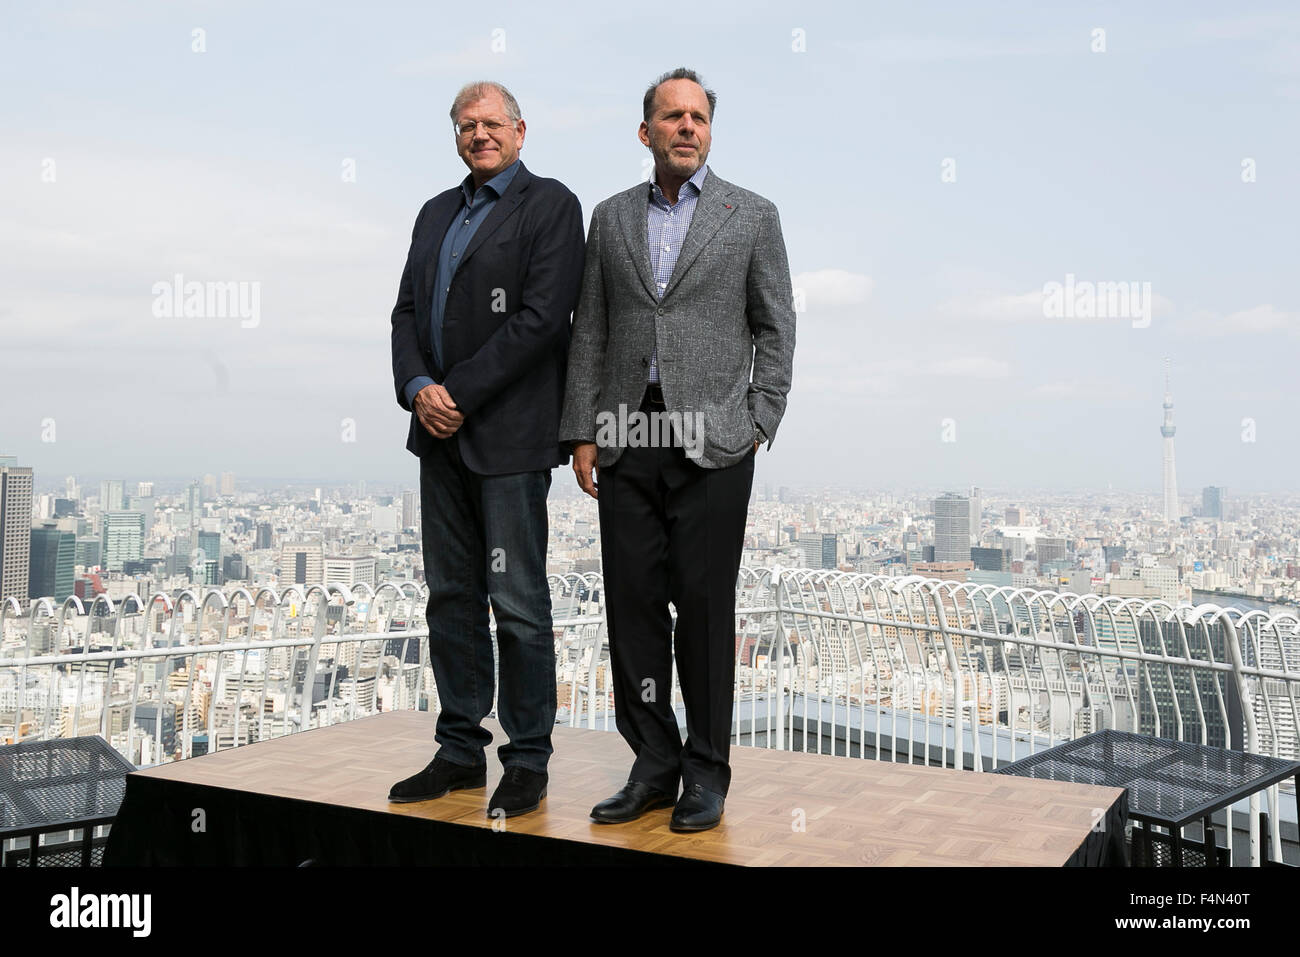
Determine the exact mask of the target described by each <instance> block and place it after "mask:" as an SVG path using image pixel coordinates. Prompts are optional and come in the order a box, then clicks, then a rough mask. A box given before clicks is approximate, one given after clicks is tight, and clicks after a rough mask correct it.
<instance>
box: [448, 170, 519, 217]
mask: <svg viewBox="0 0 1300 957" xmlns="http://www.w3.org/2000/svg"><path fill="white" fill-rule="evenodd" d="M519 163H520V160H518V159H516V160H515V161H514V162H513V163H511V164H510V165H509V166H507V167H506V168H505V169H503V170H502V171H501V172H499V173H497V174H496V175H495V176H493V177H492V178H491V179H490V180H488V181H487V182H486V183H484V184H483V185H482V186H480V187H479V189H484V188H486V189H490V190H492V192H494V193H496V194H497V199H500V198H501V197H502V196H503V195H505V191H506V188H507V187H509V185H510V181H511V180H512V179H514V178H515V174H516V173H518V172H519ZM460 189H461V192H462V193H464V194H465V205H466V206H470V205H473V203H474V194H475V189H474V176H473V174H470V175H469V176H466V177H465V178H464V179H463V180H461V184H460Z"/></svg>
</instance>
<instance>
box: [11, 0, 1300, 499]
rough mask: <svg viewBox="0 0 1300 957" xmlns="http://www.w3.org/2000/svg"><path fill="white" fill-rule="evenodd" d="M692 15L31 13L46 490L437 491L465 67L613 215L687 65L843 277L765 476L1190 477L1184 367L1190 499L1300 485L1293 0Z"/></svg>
mask: <svg viewBox="0 0 1300 957" xmlns="http://www.w3.org/2000/svg"><path fill="white" fill-rule="evenodd" d="M655 9H656V8H655V7H653V6H646V5H645V4H635V5H631V6H626V7H624V6H617V5H614V4H610V3H608V2H601V3H582V4H572V5H567V6H554V5H550V4H546V5H539V4H520V5H510V4H458V5H454V6H453V5H443V4H429V3H412V4H396V3H383V2H369V3H365V4H360V5H358V4H332V3H322V2H313V3H278V4H276V3H251V2H250V3H236V2H222V3H198V2H175V0H172V2H132V3H121V4H119V3H108V2H85V3H46V4H35V3H34V4H23V5H7V6H6V10H5V13H4V30H3V33H2V34H0V82H3V86H4V89H5V91H6V95H5V96H4V98H3V99H2V100H0V126H2V128H3V130H4V135H3V137H0V278H2V281H0V330H2V332H3V335H2V337H0V452H11V453H15V454H17V455H18V456H19V461H20V462H21V463H22V464H25V465H31V466H33V467H34V468H35V469H36V472H37V482H38V485H39V484H43V483H44V482H46V481H48V480H51V479H56V478H57V479H59V480H61V479H62V477H63V476H64V475H67V474H70V473H72V474H78V475H83V476H88V475H102V474H106V473H108V474H114V475H116V476H119V477H122V478H125V479H127V480H128V481H132V482H133V481H136V480H140V479H159V480H161V479H165V478H169V477H189V476H197V475H201V474H203V473H205V472H212V473H217V472H220V471H226V470H230V471H233V472H235V474H236V477H237V478H252V477H255V476H285V477H293V478H296V479H299V480H302V481H306V482H322V483H332V482H342V481H354V480H356V479H358V478H364V479H367V480H374V481H381V480H382V481H389V480H399V481H401V480H405V481H408V482H409V484H410V485H411V486H412V487H414V486H415V485H416V483H417V475H418V463H417V462H416V460H415V458H414V457H413V456H411V455H410V453H408V452H407V451H406V450H405V448H404V447H403V446H404V442H405V437H406V429H407V422H408V417H407V414H406V413H404V412H403V411H402V410H401V409H400V408H399V407H398V405H397V403H396V401H395V398H394V393H393V383H392V375H391V364H390V352H389V349H390V346H389V315H390V313H391V311H392V307H393V301H394V298H395V296H396V292H397V284H398V279H399V276H400V273H401V269H402V265H403V263H404V260H405V256H406V252H407V247H408V245H409V242H410V232H411V226H412V223H413V222H414V217H415V214H416V212H417V211H418V210H419V207H420V205H421V204H422V203H423V202H424V200H425V199H427V198H428V197H429V196H432V195H433V194H435V193H437V192H440V191H441V190H443V189H446V188H447V187H449V186H452V185H455V184H456V183H457V182H459V180H460V179H461V178H462V177H463V176H464V175H465V167H464V165H463V164H462V163H461V161H460V159H459V157H458V156H457V155H456V153H455V149H454V145H453V136H452V133H451V130H450V122H449V120H448V117H447V109H448V106H449V104H450V100H451V98H452V96H453V95H454V93H455V91H456V90H457V88H458V87H459V86H460V85H461V84H462V83H464V82H466V81H468V80H473V79H483V78H489V79H497V80H500V81H502V82H504V83H505V84H506V85H507V86H509V87H510V88H511V90H512V91H513V92H514V93H515V95H516V96H517V98H518V99H519V102H520V105H521V107H522V110H523V114H524V118H525V120H526V121H527V123H528V132H527V139H526V143H525V145H524V148H523V153H522V156H523V159H524V161H525V162H526V163H527V164H528V166H529V168H530V169H532V170H533V171H534V172H536V173H539V174H542V175H546V176H554V177H557V178H559V179H561V180H563V181H564V182H565V183H566V184H567V185H568V186H569V187H570V188H571V189H572V190H573V191H574V192H575V193H577V195H578V197H579V198H580V199H581V200H582V205H583V211H584V214H586V215H587V216H590V212H591V209H592V207H593V206H594V205H595V204H596V203H597V202H599V201H600V200H601V199H604V198H605V197H607V196H609V195H611V194H613V193H615V192H617V191H619V190H622V189H624V188H626V187H627V186H630V185H632V184H633V183H635V182H636V181H637V180H638V179H639V178H641V177H642V175H643V161H644V160H645V159H646V158H647V157H648V155H649V154H648V151H646V150H645V148H644V147H642V146H641V145H640V143H639V142H638V141H637V139H636V128H637V123H638V121H639V119H640V100H641V95H642V92H643V90H644V88H645V86H646V84H647V83H648V82H649V81H650V80H651V79H652V78H653V77H654V76H656V75H657V74H658V73H660V72H662V71H664V70H667V69H670V68H672V67H675V66H679V65H687V66H691V67H693V68H695V69H697V70H698V71H700V72H701V73H702V74H703V76H704V77H705V79H706V80H707V81H708V82H709V84H710V85H711V86H712V87H713V88H714V89H715V90H717V92H718V111H717V117H716V121H715V124H714V130H713V152H712V154H711V156H710V157H709V163H710V166H711V167H712V168H713V169H714V170H716V172H717V173H718V174H719V175H721V176H723V177H725V178H727V179H729V180H731V181H733V182H735V183H738V184H740V185H742V186H745V187H747V188H749V189H752V190H754V191H755V192H758V193H761V194H762V195H764V196H767V197H768V198H770V199H771V200H773V201H774V202H775V203H776V204H777V207H778V208H779V210H780V213H781V219H782V224H783V227H784V232H785V240H786V246H787V249H788V252H789V257H790V265H791V271H792V273H793V274H794V277H795V286H796V287H797V288H798V289H800V290H802V296H803V299H804V308H803V310H802V311H801V312H800V313H799V316H798V343H797V347H796V351H795V376H794V388H793V390H792V391H791V394H790V398H789V409H788V411H787V414H786V417H785V419H784V421H783V422H782V424H781V429H780V432H779V434H778V436H777V439H776V444H775V447H774V449H773V450H772V451H771V452H768V451H766V450H764V451H763V452H761V453H760V459H759V463H758V472H757V476H756V480H757V481H758V482H759V483H763V482H770V483H773V484H778V483H781V484H787V483H788V484H804V483H813V482H822V481H824V482H827V483H841V484H865V485H872V486H877V487H879V486H888V485H891V484H898V485H907V484H915V485H926V486H931V485H933V486H948V487H952V488H954V489H959V488H962V487H964V486H966V485H970V484H976V485H981V486H984V487H986V488H996V487H999V486H1029V485H1034V486H1043V487H1060V488H1075V487H1082V486H1101V487H1104V486H1105V485H1106V484H1107V483H1108V482H1109V483H1113V484H1114V486H1115V487H1116V488H1130V489H1134V490H1143V489H1149V490H1150V491H1151V492H1152V493H1153V494H1157V493H1158V492H1159V483H1160V436H1159V425H1160V416H1161V409H1160V402H1161V393H1162V391H1163V358H1164V357H1165V356H1172V359H1173V365H1172V374H1173V394H1174V400H1175V403H1176V421H1177V425H1178V436H1177V451H1178V477H1179V483H1180V486H1181V487H1182V489H1183V491H1184V492H1185V493H1189V494H1190V493H1193V492H1196V493H1198V492H1199V489H1200V488H1201V486H1203V485H1209V484H1217V485H1226V486H1228V487H1229V488H1230V489H1237V490H1240V491H1250V490H1282V489H1291V488H1293V487H1294V485H1295V483H1294V476H1295V475H1296V473H1297V469H1298V468H1300V442H1298V440H1297V433H1298V432H1300V384H1297V364H1296V348H1297V345H1300V293H1298V292H1297V289H1296V282H1295V277H1296V275H1297V262H1296V260H1297V249H1298V248H1300V243H1298V242H1297V214H1298V212H1300V12H1297V10H1296V8H1295V6H1294V4H1283V3H1277V4H1268V3H1252V4H1215V3H1188V2H1169V3H1141V4H1135V3H1132V2H1124V3H1114V4H1084V3H1073V4H1070V3H1052V4H1043V3H1041V2H1025V3H978V4H975V3H965V2H953V3H942V4H941V3H908V4H893V3H891V4H862V3H857V2H854V3H847V2H846V3H826V4H818V3H808V2H798V3H761V2H760V3H756V2H748V0H747V2H743V3H735V4H720V3H712V4H711V3H691V4H689V5H683V6H681V7H680V9H679V12H677V13H675V14H674V15H672V16H663V17H656V14H655V12H654V11H655ZM196 30H201V31H202V32H201V33H199V34H196V33H195V31H196ZM1098 30H1101V31H1104V33H1098V32H1097V31H1098ZM196 45H198V46H201V47H203V52H195V49H194V48H195V46H196ZM799 47H802V48H803V49H802V50H799V49H797V48H799ZM1103 47H1104V49H1102V48H1103ZM348 170H355V177H354V181H349V179H350V177H348V176H347V175H345V173H347V171H348ZM1250 179H1253V180H1254V181H1246V180H1250ZM177 274H180V275H182V276H183V277H184V280H185V281H202V282H249V283H252V282H257V283H259V284H260V286H259V295H260V299H259V301H258V306H259V313H258V317H257V321H256V323H255V324H253V323H252V322H250V321H246V320H241V319H240V318H239V317H238V316H231V317H225V318H221V317H190V318H184V317H167V316H165V315H163V316H160V315H157V313H158V312H159V311H160V310H159V307H158V303H157V302H156V301H155V291H154V289H155V284H156V283H160V282H171V281H173V278H174V277H175V276H176V275H177ZM1067 275H1073V276H1074V277H1075V282H1076V283H1081V282H1084V281H1087V282H1097V283H1100V282H1126V283H1132V284H1134V289H1135V290H1138V289H1141V288H1142V287H1141V284H1142V283H1150V287H1149V288H1150V291H1151V299H1152V302H1153V314H1152V316H1151V318H1150V321H1149V323H1146V322H1143V321H1142V319H1141V318H1132V317H1118V318H1115V317H1111V318H1081V317H1079V316H1078V315H1077V314H1076V315H1073V316H1070V315H1067V316H1064V317H1048V316H1045V315H1044V309H1043V305H1042V299H1043V291H1044V286H1045V284H1047V283H1051V282H1059V283H1065V281H1066V277H1067ZM246 288H249V289H251V288H252V287H246ZM345 420H346V421H345ZM945 420H947V421H946V422H945ZM1243 420H1250V421H1249V422H1247V423H1246V424H1245V425H1243ZM1243 435H1244V438H1245V439H1252V438H1253V441H1245V440H1243ZM348 439H354V441H348ZM945 439H948V441H945ZM557 481H564V482H572V481H573V479H572V476H571V475H570V474H568V473H567V472H566V473H563V474H557Z"/></svg>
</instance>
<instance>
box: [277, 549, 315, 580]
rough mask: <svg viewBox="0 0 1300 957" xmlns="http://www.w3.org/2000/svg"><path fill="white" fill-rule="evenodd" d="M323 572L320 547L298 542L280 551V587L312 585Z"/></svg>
mask: <svg viewBox="0 0 1300 957" xmlns="http://www.w3.org/2000/svg"><path fill="white" fill-rule="evenodd" d="M323 571H324V569H323V567H322V560H321V547H320V545H315V544H307V543H304V542H300V543H298V544H286V545H284V546H283V547H282V548H281V549H280V584H281V585H287V584H289V583H293V584H296V585H314V584H316V583H317V582H319V581H320V580H321V574H322V572H323Z"/></svg>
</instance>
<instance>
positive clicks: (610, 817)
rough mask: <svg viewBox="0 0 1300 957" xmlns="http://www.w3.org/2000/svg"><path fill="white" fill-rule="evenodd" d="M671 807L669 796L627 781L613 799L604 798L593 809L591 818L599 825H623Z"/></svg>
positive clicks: (644, 785)
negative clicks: (659, 809)
mask: <svg viewBox="0 0 1300 957" xmlns="http://www.w3.org/2000/svg"><path fill="white" fill-rule="evenodd" d="M672 805H673V796H672V795H671V794H667V793H665V792H664V791H660V790H659V789H658V788H653V787H651V786H650V785H648V784H643V783H642V782H640V781H628V782H627V784H625V785H623V789H622V790H621V791H619V792H618V793H617V794H615V795H614V796H613V797H611V798H605V800H603V801H601V802H600V803H599V804H597V805H596V806H595V807H593V808H592V809H591V816H592V817H593V818H595V819H596V821H597V822H598V823H600V824H624V823H626V822H628V821H635V820H636V819H637V818H639V817H640V816H641V815H642V814H644V813H645V812H646V811H653V810H654V809H655V808H661V807H672Z"/></svg>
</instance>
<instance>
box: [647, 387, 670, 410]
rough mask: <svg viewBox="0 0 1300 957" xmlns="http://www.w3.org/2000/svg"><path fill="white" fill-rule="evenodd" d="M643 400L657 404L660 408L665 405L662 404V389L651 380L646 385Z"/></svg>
mask: <svg viewBox="0 0 1300 957" xmlns="http://www.w3.org/2000/svg"><path fill="white" fill-rule="evenodd" d="M645 401H646V402H648V403H650V404H651V405H654V406H658V407H659V408H661V409H662V408H665V407H666V406H665V404H664V390H663V389H662V388H661V387H660V386H659V385H657V384H656V383H654V382H651V383H650V384H649V385H648V386H646V390H645Z"/></svg>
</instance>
